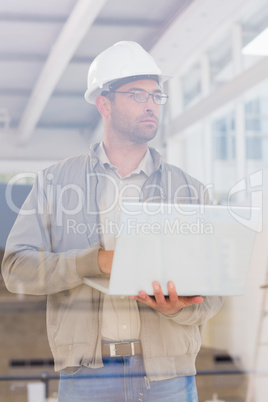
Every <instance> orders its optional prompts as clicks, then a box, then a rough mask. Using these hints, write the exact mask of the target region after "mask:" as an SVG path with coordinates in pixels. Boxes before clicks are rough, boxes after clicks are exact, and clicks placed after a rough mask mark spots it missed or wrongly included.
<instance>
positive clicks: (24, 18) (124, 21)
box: [0, 0, 193, 27]
mask: <svg viewBox="0 0 268 402" xmlns="http://www.w3.org/2000/svg"><path fill="white" fill-rule="evenodd" d="M188 1H189V0H188ZM190 1H193V0H190ZM0 21H1V22H11V23H16V22H19V23H27V24H65V22H66V21H67V18H66V17H65V16H54V15H43V14H22V13H0ZM161 23H162V22H161V21H160V20H152V19H149V18H129V17H127V18H104V17H98V18H96V20H95V21H94V25H106V26H142V27H144V26H146V27H159V25H161Z"/></svg>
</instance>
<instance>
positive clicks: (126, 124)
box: [111, 79, 161, 144]
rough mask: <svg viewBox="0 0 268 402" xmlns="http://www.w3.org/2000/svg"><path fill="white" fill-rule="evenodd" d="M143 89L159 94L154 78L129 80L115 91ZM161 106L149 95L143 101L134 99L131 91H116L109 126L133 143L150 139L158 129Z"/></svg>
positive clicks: (140, 142)
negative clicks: (145, 100)
mask: <svg viewBox="0 0 268 402" xmlns="http://www.w3.org/2000/svg"><path fill="white" fill-rule="evenodd" d="M138 90H144V91H147V92H148V93H150V94H159V93H161V90H160V88H159V85H158V84H157V82H156V81H154V80H150V79H148V80H139V81H132V82H129V83H127V84H125V85H123V86H121V87H120V88H118V89H117V91H130V92H133V91H138ZM160 109H161V106H160V105H156V104H155V103H154V101H153V99H152V97H151V96H150V97H149V99H148V101H147V102H145V103H139V102H137V101H135V99H134V97H133V94H131V93H116V94H115V98H114V101H112V104H111V126H112V128H113V130H114V131H115V132H116V134H117V135H118V136H119V137H121V138H122V139H127V140H130V141H131V142H132V143H135V144H142V143H145V142H147V141H150V140H152V139H153V138H154V137H155V135H156V133H157V130H158V124H159V118H160V111H161V110H160Z"/></svg>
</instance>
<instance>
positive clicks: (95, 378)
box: [59, 355, 198, 402]
mask: <svg viewBox="0 0 268 402" xmlns="http://www.w3.org/2000/svg"><path fill="white" fill-rule="evenodd" d="M103 363H104V367H102V368H99V369H90V368H87V367H83V366H82V367H80V368H77V371H75V372H74V373H73V374H69V373H66V371H65V370H63V371H62V372H61V375H60V385H59V402H89V401H93V402H95V401H101V402H104V401H105V402H147V401H148V402H157V401H159V402H160V401H161V402H198V397H197V390H196V384H195V377H194V376H187V377H176V378H171V379H168V380H162V381H150V382H149V381H147V378H146V374H145V371H144V366H143V359H142V356H137V355H136V356H131V357H124V358H122V357H116V358H114V357H113V358H110V357H109V358H104V359H103Z"/></svg>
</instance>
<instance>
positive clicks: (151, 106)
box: [144, 94, 157, 112]
mask: <svg viewBox="0 0 268 402" xmlns="http://www.w3.org/2000/svg"><path fill="white" fill-rule="evenodd" d="M156 107H157V105H156V104H155V103H154V100H153V95H152V94H149V98H148V100H147V101H146V102H145V103H144V109H145V110H146V111H147V112H149V111H150V112H152V111H154V110H155V109H156Z"/></svg>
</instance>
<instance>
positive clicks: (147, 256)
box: [87, 203, 260, 296]
mask: <svg viewBox="0 0 268 402" xmlns="http://www.w3.org/2000/svg"><path fill="white" fill-rule="evenodd" d="M259 219H260V209H258V208H250V207H230V206H211V205H196V204H195V205H193V204H192V205H186V204H163V203H161V204H160V203H123V205H122V211H121V216H120V221H119V226H118V229H119V230H118V236H117V239H116V246H115V253H114V260H113V266H112V273H111V277H110V281H109V280H107V278H90V279H89V281H90V283H89V282H87V283H88V284H89V285H90V286H94V287H96V286H97V288H98V289H99V290H101V291H104V292H106V293H108V294H111V295H137V294H138V293H139V291H141V290H144V291H145V292H147V293H148V294H153V287H152V283H153V282H154V281H158V282H160V284H161V287H162V290H163V292H164V294H168V291H167V282H168V281H173V282H174V283H175V286H176V290H177V293H178V294H179V295H182V296H191V295H203V296H209V295H240V294H242V293H243V291H244V287H245V283H246V278H247V273H248V270H249V266H250V259H251V255H252V251H253V246H254V240H255V236H256V231H257V230H259V229H258V222H259ZM92 282H93V283H92ZM102 287H103V288H102Z"/></svg>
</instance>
